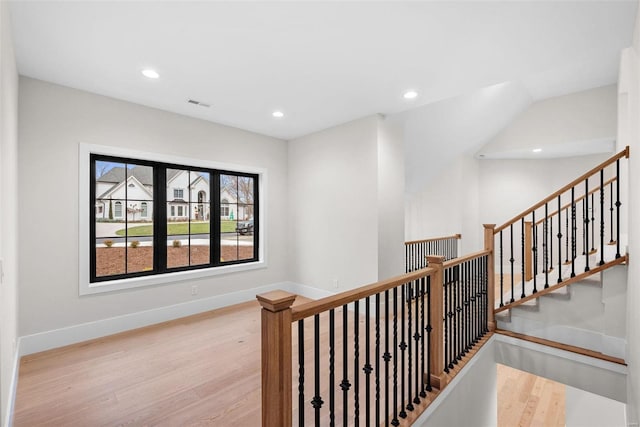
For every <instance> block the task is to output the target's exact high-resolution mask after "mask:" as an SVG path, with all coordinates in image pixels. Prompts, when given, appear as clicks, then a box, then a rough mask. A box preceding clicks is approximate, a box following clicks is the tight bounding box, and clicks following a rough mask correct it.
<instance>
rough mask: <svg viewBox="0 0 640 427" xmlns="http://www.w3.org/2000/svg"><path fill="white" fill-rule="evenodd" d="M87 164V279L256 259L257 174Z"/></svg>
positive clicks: (121, 162)
mask: <svg viewBox="0 0 640 427" xmlns="http://www.w3.org/2000/svg"><path fill="white" fill-rule="evenodd" d="M90 159H91V160H90V161H91V165H90V166H91V184H90V193H91V195H90V198H91V209H90V212H91V215H93V216H94V218H93V219H92V221H91V224H90V232H91V237H90V242H91V243H90V253H91V257H90V262H91V282H101V281H108V280H115V279H123V278H128V277H137V276H144V275H154V274H164V273H171V272H175V271H184V270H192V269H202V268H211V267H219V266H223V265H229V264H239V263H247V262H252V261H258V234H257V230H258V226H259V224H258V216H257V213H258V202H257V200H258V199H257V195H258V175H255V174H246V173H241V172H233V171H219V170H215V169H207V168H200V167H193V166H188V165H174V164H167V163H161V162H152V161H146V160H136V159H128V158H120V157H113V156H104V155H97V154H92V155H91V157H90Z"/></svg>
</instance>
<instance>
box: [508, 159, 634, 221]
mask: <svg viewBox="0 0 640 427" xmlns="http://www.w3.org/2000/svg"><path fill="white" fill-rule="evenodd" d="M623 157H625V158H629V146H627V147H626V148H625V149H624V150H622V151H621V152H619V153H618V154H616V155H615V156H613V157H611V158H610V159H608V160H605V161H604V162H602V163H600V164H599V165H598V166H596V167H594V168H593V169H591V170H590V171H589V172H587V173H584V174H582V175H581V176H580V177H579V178H576V179H574V180H573V181H571V182H570V183H569V184H567V185H565V186H564V187H562V188H561V189H559V190H557V191H556V192H554V193H553V194H551V195H550V196H548V197H546V198H544V199H542V201H540V202H538V203H536V204H535V205H533V206H532V207H530V208H529V209H527V210H526V211H524V212H522V213H520V214H518V215H516V216H515V217H513V218H511V219H510V220H509V221H507V222H505V223H504V224H503V225H501V226H500V227H496V228H495V233H499V232H500V231H502V230H504V229H505V228H507V227H509V226H510V225H511V224H513V223H515V222H516V221H519V220H521V219H522V218H524V217H525V216H527V215H529V214H530V213H531V212H533V211H535V210H536V209H538V208H540V207H542V206H544V205H545V203H549V202H550V201H551V200H554V199H555V198H557V197H558V196H560V195H562V194H563V193H564V192H566V191H567V190H570V189H571V187H575V186H576V185H578V184H580V183H581V182H583V181H584V180H585V179H588V178H589V177H591V176H592V175H594V174H596V173H597V172H599V171H600V170H601V169H604V168H606V167H607V166H609V165H611V164H613V163H615V162H616V161H617V160H619V159H621V158H623Z"/></svg>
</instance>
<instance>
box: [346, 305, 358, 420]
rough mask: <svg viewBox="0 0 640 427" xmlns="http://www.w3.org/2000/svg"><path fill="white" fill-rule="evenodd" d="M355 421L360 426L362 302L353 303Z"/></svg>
mask: <svg viewBox="0 0 640 427" xmlns="http://www.w3.org/2000/svg"><path fill="white" fill-rule="evenodd" d="M345 340H346V338H345ZM353 421H354V424H355V425H356V426H359V425H360V300H358V301H355V302H354V303H353Z"/></svg>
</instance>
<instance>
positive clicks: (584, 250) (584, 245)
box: [582, 196, 589, 255]
mask: <svg viewBox="0 0 640 427" xmlns="http://www.w3.org/2000/svg"><path fill="white" fill-rule="evenodd" d="M585 199H586V196H585V197H583V199H582V255H584V254H586V253H587V250H586V247H587V243H586V240H585V239H586V238H587V233H586V232H585V231H584V230H585V227H586V226H585V218H586V216H587V215H586V214H585V209H586V206H587V205H586V204H585V203H584V200H585ZM586 221H589V220H588V219H587V220H586Z"/></svg>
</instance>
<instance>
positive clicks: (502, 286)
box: [500, 230, 504, 307]
mask: <svg viewBox="0 0 640 427" xmlns="http://www.w3.org/2000/svg"><path fill="white" fill-rule="evenodd" d="M502 264H503V261H502V230H500V307H503V306H504V273H503V272H502V269H503V266H502Z"/></svg>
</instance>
